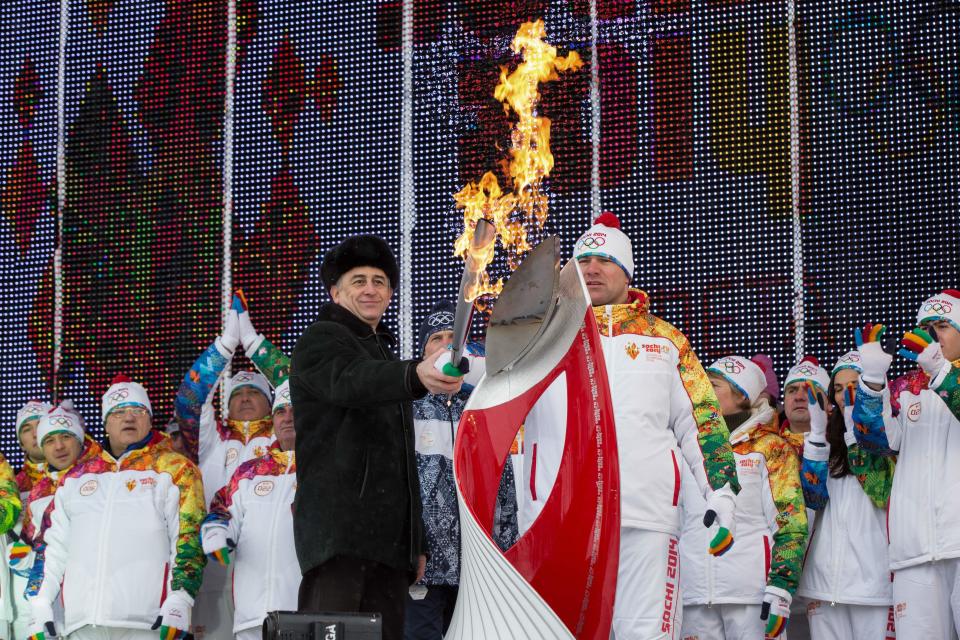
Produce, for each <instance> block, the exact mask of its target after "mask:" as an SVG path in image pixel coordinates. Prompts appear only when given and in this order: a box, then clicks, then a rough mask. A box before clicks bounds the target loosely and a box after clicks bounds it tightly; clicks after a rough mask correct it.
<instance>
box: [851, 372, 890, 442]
mask: <svg viewBox="0 0 960 640" xmlns="http://www.w3.org/2000/svg"><path fill="white" fill-rule="evenodd" d="M891 419H892V418H891ZM853 422H854V430H853V433H854V435H855V436H856V438H857V443H858V444H859V445H860V446H861V447H863V449H864V450H866V451H869V452H872V453H875V454H879V455H882V456H892V455H896V453H897V452H896V451H894V450H893V449H892V448H891V446H890V441H889V440H888V438H887V424H886V421H885V420H884V406H883V394H882V393H880V392H877V391H874V390H873V389H869V388H868V387H865V386H864V385H863V382H861V383H860V386H859V388H858V389H857V395H856V398H855V399H854V401H853Z"/></svg>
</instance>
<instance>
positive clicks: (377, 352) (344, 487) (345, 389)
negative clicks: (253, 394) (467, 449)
mask: <svg viewBox="0 0 960 640" xmlns="http://www.w3.org/2000/svg"><path fill="white" fill-rule="evenodd" d="M395 343H396V339H395V338H394V337H393V335H391V334H390V333H389V332H388V331H387V330H386V328H385V327H384V326H383V324H382V323H381V325H380V326H379V327H377V331H376V332H374V331H373V329H371V328H370V326H369V325H367V324H366V323H364V322H363V321H362V320H360V318H358V317H357V316H355V315H353V313H351V312H350V311H348V310H347V309H344V308H343V307H341V306H339V305H337V304H332V303H328V304H325V305H323V306H322V307H321V308H320V314H319V316H318V319H317V322H315V323H313V324H312V325H311V326H310V327H309V328H308V329H307V330H306V331H305V332H304V333H303V335H302V336H300V339H299V340H298V341H297V345H296V347H294V349H293V355H292V356H291V364H290V394H291V399H292V401H293V406H294V407H295V409H294V419H295V428H296V432H297V446H296V452H297V494H296V498H295V499H294V503H293V509H294V513H293V534H294V540H295V542H296V548H297V558H298V559H299V561H300V570H301V571H302V572H303V573H307V571H309V570H311V569H313V568H315V567H317V566H319V565H320V564H322V563H324V562H326V561H327V560H329V559H331V558H332V557H334V556H337V555H343V556H350V557H354V558H361V559H365V560H373V561H376V562H380V563H383V564H385V565H388V566H390V567H393V568H395V569H400V570H409V571H415V570H416V567H417V556H418V555H419V554H421V553H424V552H425V548H426V543H425V541H424V533H423V520H422V517H421V503H420V483H419V481H418V478H417V467H416V458H415V451H414V435H413V433H414V431H413V407H412V400H414V399H416V398H419V397H422V396H423V395H425V394H426V392H427V390H426V388H424V387H423V384H422V383H421V382H420V379H419V378H418V377H417V375H416V366H417V363H418V361H416V360H398V359H397V356H396V355H394V353H393V351H392V348H393V347H394V345H395Z"/></svg>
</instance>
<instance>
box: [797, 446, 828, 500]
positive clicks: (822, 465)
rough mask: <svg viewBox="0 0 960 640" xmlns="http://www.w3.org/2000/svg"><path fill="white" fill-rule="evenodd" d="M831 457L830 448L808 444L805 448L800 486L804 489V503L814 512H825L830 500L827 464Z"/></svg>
mask: <svg viewBox="0 0 960 640" xmlns="http://www.w3.org/2000/svg"><path fill="white" fill-rule="evenodd" d="M829 457H830V448H829V447H817V446H816V445H812V444H810V443H807V444H806V445H805V446H804V448H803V463H802V464H801V467H800V486H801V488H802V489H803V501H804V503H805V504H806V506H807V507H809V508H811V509H813V510H814V511H821V510H823V509H824V508H825V507H826V506H827V501H828V500H829V499H830V495H829V494H828V493H827V472H828V470H827V463H828V460H829Z"/></svg>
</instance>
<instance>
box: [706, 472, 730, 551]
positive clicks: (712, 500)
mask: <svg viewBox="0 0 960 640" xmlns="http://www.w3.org/2000/svg"><path fill="white" fill-rule="evenodd" d="M736 508H737V500H736V497H735V496H734V493H733V489H731V488H730V484H729V483H727V484H725V485H723V486H722V487H720V488H719V489H716V490H714V491H713V492H712V493H711V494H710V495H709V496H707V508H706V511H704V514H703V526H705V527H708V528H709V527H710V526H712V525H713V523H714V521H716V523H717V525H718V528H717V534H716V535H715V536H714V537H713V539H712V540H711V541H710V547H709V551H710V553H711V554H712V555H715V556H722V555H723V554H725V553H726V552H727V551H729V550H730V547H732V546H733V536H734V532H735V530H736V520H735V519H734V516H733V513H734V511H735V510H736Z"/></svg>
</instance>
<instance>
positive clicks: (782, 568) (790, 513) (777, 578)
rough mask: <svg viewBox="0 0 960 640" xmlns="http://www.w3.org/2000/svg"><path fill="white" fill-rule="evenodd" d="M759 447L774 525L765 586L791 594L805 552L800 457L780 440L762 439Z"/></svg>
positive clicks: (805, 513)
mask: <svg viewBox="0 0 960 640" xmlns="http://www.w3.org/2000/svg"><path fill="white" fill-rule="evenodd" d="M763 444H764V447H763V448H764V455H765V457H766V460H767V478H768V480H769V483H770V494H771V497H772V498H773V504H774V508H775V509H776V515H775V518H774V519H775V521H776V526H777V529H776V531H775V532H774V534H773V547H772V549H771V550H770V573H769V574H767V584H768V585H770V586H774V587H779V588H780V589H784V590H786V591H788V592H790V594H793V593H794V592H796V590H797V585H798V584H799V583H800V572H801V571H802V569H803V556H804V553H806V549H807V510H806V503H805V502H804V500H803V489H802V488H801V486H800V457H799V456H798V455H797V452H796V451H795V450H794V449H793V447H792V446H790V444H789V443H787V442H786V441H785V440H783V439H782V438H779V437H770V438H765V439H764V443H763Z"/></svg>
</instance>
